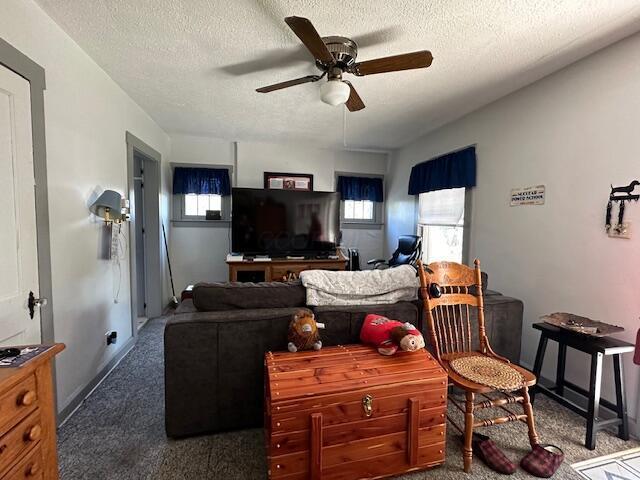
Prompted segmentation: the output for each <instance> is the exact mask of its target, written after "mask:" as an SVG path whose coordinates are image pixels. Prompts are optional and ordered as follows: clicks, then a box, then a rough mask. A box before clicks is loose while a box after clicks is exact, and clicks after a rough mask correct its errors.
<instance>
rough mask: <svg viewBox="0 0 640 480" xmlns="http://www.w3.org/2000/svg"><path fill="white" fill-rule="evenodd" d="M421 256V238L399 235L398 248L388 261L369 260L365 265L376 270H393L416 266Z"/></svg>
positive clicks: (379, 259) (380, 259)
mask: <svg viewBox="0 0 640 480" xmlns="http://www.w3.org/2000/svg"><path fill="white" fill-rule="evenodd" d="M421 255H422V238H421V237H419V236H417V235H400V238H398V248H397V249H396V251H395V252H393V255H391V258H390V259H389V260H384V259H382V258H374V259H373V260H369V261H368V262H367V265H373V268H374V269H377V268H393V267H398V266H400V265H412V266H414V267H415V266H416V262H417V261H418V260H420V257H421Z"/></svg>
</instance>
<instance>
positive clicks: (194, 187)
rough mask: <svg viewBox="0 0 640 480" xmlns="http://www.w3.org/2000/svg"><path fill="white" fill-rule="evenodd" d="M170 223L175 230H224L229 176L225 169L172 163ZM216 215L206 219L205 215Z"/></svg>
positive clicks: (228, 217)
mask: <svg viewBox="0 0 640 480" xmlns="http://www.w3.org/2000/svg"><path fill="white" fill-rule="evenodd" d="M171 165H172V167H173V196H172V197H173V198H172V216H171V221H172V223H173V224H174V225H176V226H194V225H196V224H197V225H198V226H210V227H217V226H221V227H224V226H228V222H229V221H230V220H231V172H232V168H231V167H229V166H228V165H202V164H189V163H173V164H171ZM208 211H213V212H220V214H219V215H217V214H214V215H209V218H207V212H208Z"/></svg>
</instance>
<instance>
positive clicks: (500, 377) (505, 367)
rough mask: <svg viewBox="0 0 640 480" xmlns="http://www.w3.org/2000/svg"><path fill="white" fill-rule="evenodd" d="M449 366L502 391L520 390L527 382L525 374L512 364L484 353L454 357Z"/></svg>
mask: <svg viewBox="0 0 640 480" xmlns="http://www.w3.org/2000/svg"><path fill="white" fill-rule="evenodd" d="M449 367H450V368H451V369H452V370H453V371H455V372H456V373H457V374H458V375H460V376H461V377H464V378H466V379H467V380H470V381H472V382H475V383H479V384H480V385H485V386H487V387H491V388H494V389H496V390H500V391H502V392H512V391H514V390H519V389H521V388H522V387H524V386H525V384H526V380H525V378H524V376H523V375H522V374H521V373H520V372H519V371H518V370H516V369H515V368H513V367H512V366H511V365H509V364H508V363H504V362H501V361H499V360H496V359H495V358H491V357H486V356H484V355H469V356H464V357H459V358H456V359H453V360H451V361H450V362H449Z"/></svg>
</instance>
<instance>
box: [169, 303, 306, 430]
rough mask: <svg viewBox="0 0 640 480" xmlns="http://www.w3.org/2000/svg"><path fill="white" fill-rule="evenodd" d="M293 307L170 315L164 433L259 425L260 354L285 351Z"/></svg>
mask: <svg viewBox="0 0 640 480" xmlns="http://www.w3.org/2000/svg"><path fill="white" fill-rule="evenodd" d="M296 310H297V308H274V309H256V310H232V311H226V312H197V313H184V314H180V315H175V316H173V317H172V318H171V319H170V320H169V321H168V322H167V325H166V326H165V330H164V358H165V362H164V363H165V428H166V432H167V435H168V436H170V437H184V436H188V435H196V434H201V433H207V432H217V431H223V430H229V429H233V428H243V427H244V428H249V427H259V426H261V425H262V422H263V410H262V407H263V395H264V392H263V389H264V386H263V385H264V354H265V353H266V352H267V351H270V350H286V345H287V329H288V326H289V322H290V321H291V318H292V316H293V314H294V312H295V311H296Z"/></svg>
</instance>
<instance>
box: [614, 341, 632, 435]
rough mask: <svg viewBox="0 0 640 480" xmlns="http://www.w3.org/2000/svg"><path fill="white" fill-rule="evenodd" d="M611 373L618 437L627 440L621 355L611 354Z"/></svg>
mask: <svg viewBox="0 0 640 480" xmlns="http://www.w3.org/2000/svg"><path fill="white" fill-rule="evenodd" d="M613 375H614V378H615V382H616V407H618V408H617V414H618V418H619V419H620V425H619V426H618V437H620V438H621V439H622V440H629V419H628V418H627V397H626V395H625V391H624V369H623V367H622V355H621V354H619V353H618V354H616V355H614V356H613Z"/></svg>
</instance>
